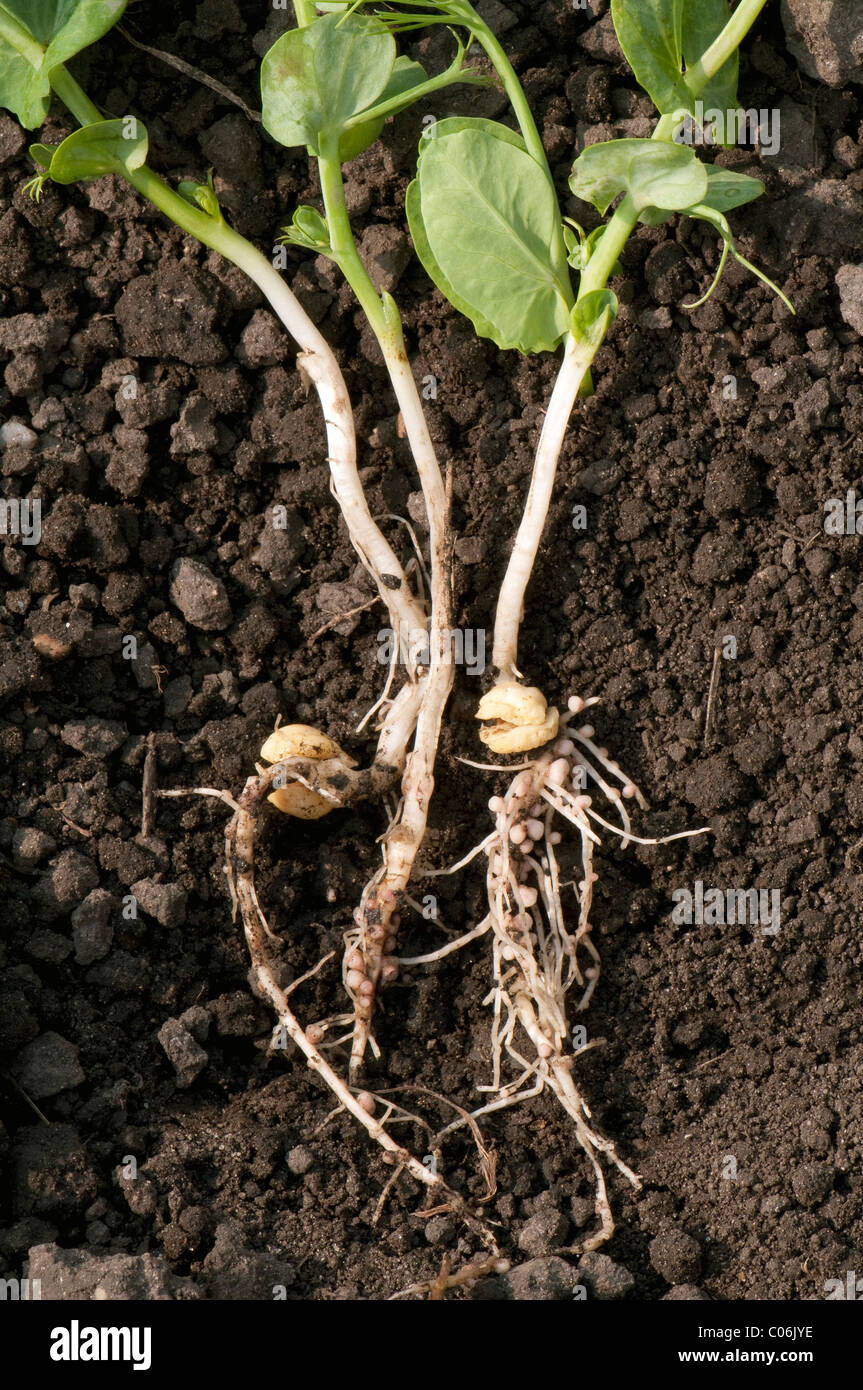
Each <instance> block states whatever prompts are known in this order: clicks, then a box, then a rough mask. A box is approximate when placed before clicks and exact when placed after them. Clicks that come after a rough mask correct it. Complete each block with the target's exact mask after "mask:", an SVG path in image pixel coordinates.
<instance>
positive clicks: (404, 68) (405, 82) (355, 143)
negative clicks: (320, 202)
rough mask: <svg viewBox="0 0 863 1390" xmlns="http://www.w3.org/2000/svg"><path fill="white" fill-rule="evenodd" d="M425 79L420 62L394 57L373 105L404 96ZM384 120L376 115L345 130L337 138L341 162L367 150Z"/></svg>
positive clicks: (345, 161) (375, 138)
mask: <svg viewBox="0 0 863 1390" xmlns="http://www.w3.org/2000/svg"><path fill="white" fill-rule="evenodd" d="M427 81H428V73H427V72H426V70H425V68H424V67H423V65H422V63H415V62H413V60H412V59H411V58H404V57H400V58H396V61H395V64H394V66H393V70H392V73H391V74H390V79H389V81H388V82H387V85H386V86H385V87H384V89H383V91H382V92H381V94H380V97H378V98H376V100H375V105H379V104H380V102H383V101H391V100H392V99H393V97H400V96H404V94H405V93H406V92H409V91H411V90H412V89H413V88H414V87H418V86H419V85H420V83H421V82H427ZM385 122H386V117H385V116H377V117H373V118H372V120H370V121H364V122H363V124H362V125H358V126H353V127H352V129H351V130H346V131H345V133H344V135H342V137H341V139H340V140H339V160H340V161H341V163H342V164H348V163H349V162H350V160H352V159H356V157H357V155H358V154H362V152H363V150H367V149H368V147H369V145H373V144H374V143H375V141H376V140H377V139H378V137H379V136H380V133H381V131H382V130H383V128H384V124H385Z"/></svg>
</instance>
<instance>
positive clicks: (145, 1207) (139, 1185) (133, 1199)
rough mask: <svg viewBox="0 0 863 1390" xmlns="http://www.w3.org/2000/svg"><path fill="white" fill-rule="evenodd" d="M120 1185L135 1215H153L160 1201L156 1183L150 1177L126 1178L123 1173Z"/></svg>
mask: <svg viewBox="0 0 863 1390" xmlns="http://www.w3.org/2000/svg"><path fill="white" fill-rule="evenodd" d="M120 1187H121V1189H122V1192H123V1196H124V1197H125V1198H126V1201H127V1202H128V1204H129V1210H130V1211H131V1212H133V1213H134V1215H135V1216H153V1215H154V1214H155V1211H156V1207H157V1206H158V1203H159V1193H158V1190H157V1188H156V1184H155V1183H154V1182H151V1181H150V1179H149V1178H126V1177H123V1176H122V1175H121V1177H120Z"/></svg>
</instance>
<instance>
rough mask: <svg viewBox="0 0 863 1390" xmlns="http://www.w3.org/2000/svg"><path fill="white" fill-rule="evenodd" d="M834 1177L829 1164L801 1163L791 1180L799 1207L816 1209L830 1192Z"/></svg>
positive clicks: (833, 1171)
mask: <svg viewBox="0 0 863 1390" xmlns="http://www.w3.org/2000/svg"><path fill="white" fill-rule="evenodd" d="M835 1176H836V1174H835V1170H834V1169H833V1167H832V1166H831V1165H830V1164H829V1163H803V1164H801V1165H800V1167H799V1168H798V1169H797V1170H796V1172H795V1173H794V1176H793V1178H792V1179H791V1186H792V1187H793V1189H794V1196H795V1197H796V1198H797V1200H798V1202H799V1203H800V1205H801V1206H804V1207H817V1206H818V1205H819V1204H820V1203H821V1202H823V1201H824V1199H825V1198H826V1197H828V1196H829V1195H830V1193H831V1192H832V1190H833V1181H834V1178H835Z"/></svg>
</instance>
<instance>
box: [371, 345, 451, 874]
mask: <svg viewBox="0 0 863 1390" xmlns="http://www.w3.org/2000/svg"><path fill="white" fill-rule="evenodd" d="M400 336H401V335H399V337H400ZM386 362H387V368H388V370H389V374H390V379H391V381H392V384H393V390H394V391H395V395H396V400H397V401H398V404H399V409H400V410H401V413H402V419H403V420H404V424H405V431H406V433H407V437H408V443H409V445H410V448H411V453H412V454H413V457H414V462H415V463H416V467H417V472H418V474H419V479H420V486H421V487H422V491H423V497H424V498H425V504H426V512H427V515H428V523H429V551H430V557H431V565H430V569H431V630H430V633H429V672H428V677H427V678H426V688H425V693H424V695H423V700H422V704H421V706H420V711H419V717H418V719H417V729H416V737H415V739H414V746H413V750H412V751H411V752H410V753H409V754H408V759H407V766H406V769H405V776H404V781H403V784H402V794H403V797H404V802H403V805H402V813H401V816H400V818H399V825H398V827H397V830H396V832H395V833H394V834H393V835H392V836H391V837H388V842H387V853H386V862H387V872H386V876H385V879H384V882H385V884H386V886H387V887H389V888H393V889H395V890H396V891H403V890H404V889H405V888H406V887H407V883H408V880H409V878H410V874H411V869H412V868H413V863H414V859H415V858H416V854H417V851H418V849H419V847H420V844H421V842H422V839H423V836H424V835H425V828H426V820H427V816H428V805H429V801H430V800H431V796H432V792H433V791H434V765H435V757H436V754H437V745H438V739H439V738H440V727H441V720H442V719H443V712H444V708H445V706H446V702H447V700H448V699H449V695H450V691H451V690H452V685H453V665H452V657H453V654H452V650H451V646H450V641H451V637H450V629H449V612H450V575H449V552H448V543H447V510H448V508H447V498H446V491H445V489H444V483H443V478H442V477H441V471H440V465H439V464H438V461H437V456H436V454H435V450H434V445H433V444H432V441H431V436H430V434H429V430H428V424H427V423H426V418H425V414H424V412H423V408H422V404H421V402H420V398H419V393H418V391H417V386H416V382H415V381H414V376H413V372H412V371H411V366H410V362H409V361H408V358H407V354H406V352H405V349H404V344H403V342H401V341H399V343H398V344H397V346H396V348H395V349H394V350H392V351H388V352H387V353H386Z"/></svg>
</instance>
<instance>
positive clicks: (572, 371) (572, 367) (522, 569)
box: [492, 334, 595, 679]
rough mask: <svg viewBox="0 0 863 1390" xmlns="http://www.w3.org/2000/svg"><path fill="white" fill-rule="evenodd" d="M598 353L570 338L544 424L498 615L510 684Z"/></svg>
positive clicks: (497, 647) (498, 654)
mask: <svg viewBox="0 0 863 1390" xmlns="http://www.w3.org/2000/svg"><path fill="white" fill-rule="evenodd" d="M594 351H595V349H594V348H592V347H589V346H587V345H586V344H584V343H579V342H577V341H576V340H575V338H573V336H572V335H571V334H570V335H569V336H568V337H567V339H566V350H565V353H564V358H563V363H562V365H561V369H560V371H559V373H558V376H557V381H556V382H555V385H554V391H553V392H552V395H551V400H550V401H549V404H548V412H547V414H546V417H545V421H544V423H543V427H542V433H541V435H540V439H539V445H538V448H537V452H536V461H535V463H534V468H533V474H532V477H531V480H530V491H529V492H528V495H527V502H526V503H525V508H524V513H523V515H522V518H521V523H520V525H519V528H518V534H517V535H516V538H515V545H514V546H513V551H512V555H511V556H510V560H509V564H508V566H507V570H506V574H505V575H504V579H503V583H502V585H501V588H500V595H499V597H498V602H497V613H496V614H495V622H494V649H493V652H492V660H493V662H494V665H495V667H496V668H497V670H498V671H499V672H500V673H501V675H502V676H504V677H505V678H508V679H510V678H514V677H516V676H517V675H518V661H517V658H518V632H519V627H520V625H521V620H522V616H523V613H524V597H525V592H526V590H527V586H528V583H529V581H530V576H531V572H532V570H533V566H534V563H535V561H536V555H537V551H538V550H539V543H540V539H541V537H542V530H543V526H544V525H545V518H546V515H547V513H548V508H549V504H550V502H551V495H552V490H553V488H554V479H555V475H556V473H557V461H558V458H559V457H560V451H561V448H562V447H563V440H564V436H565V434H566V429H567V425H568V424H569V417H570V415H571V413H572V409H573V406H574V405H575V401H576V398H577V396H578V392H579V389H580V387H581V383H582V382H583V381H584V378H585V376H586V375H587V373H588V371H589V369H590V364H591V362H592V360H593V356H594Z"/></svg>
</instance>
